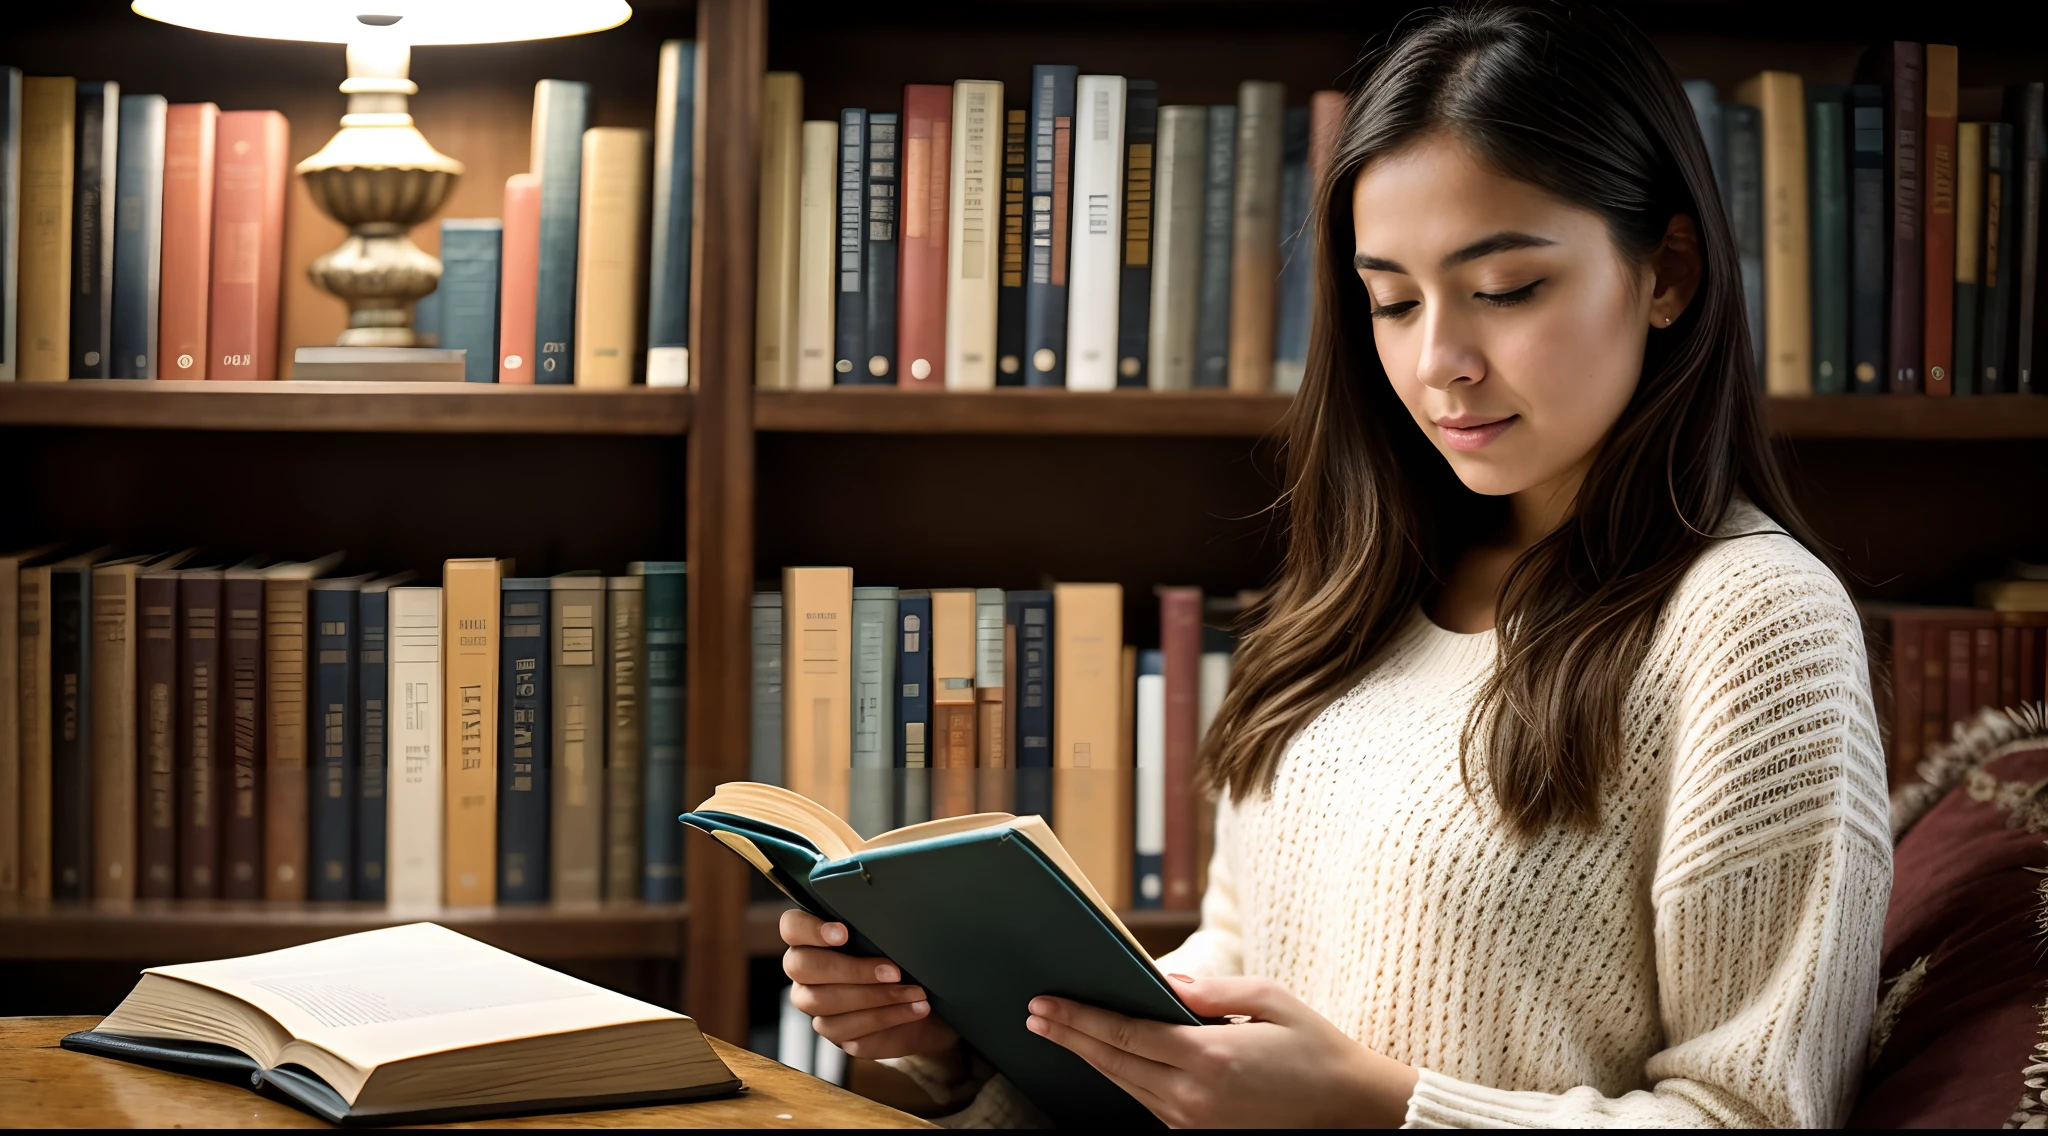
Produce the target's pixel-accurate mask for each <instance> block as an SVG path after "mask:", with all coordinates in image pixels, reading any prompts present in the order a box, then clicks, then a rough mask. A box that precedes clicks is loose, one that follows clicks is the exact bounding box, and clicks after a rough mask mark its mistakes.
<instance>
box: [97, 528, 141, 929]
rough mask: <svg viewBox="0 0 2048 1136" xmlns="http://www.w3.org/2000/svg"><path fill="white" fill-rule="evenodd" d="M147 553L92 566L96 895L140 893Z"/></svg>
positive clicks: (113, 896) (117, 896) (111, 896)
mask: <svg viewBox="0 0 2048 1136" xmlns="http://www.w3.org/2000/svg"><path fill="white" fill-rule="evenodd" d="M141 570H142V559H141V558H130V559H127V560H125V561H119V562H115V563H112V564H101V565H97V566H95V567H94V568H93V570H92V639H93V642H92V664H91V667H92V671H91V674H92V677H91V679H90V682H91V689H92V896H93V898H94V899H133V898H135V870H136V861H135V834H136V821H137V817H136V812H135V790H136V784H137V780H138V779H139V778H140V776H141V771H140V769H139V768H138V767H137V761H136V754H137V750H138V747H137V744H136V734H135V616H136V611H135V576H136V574H137V573H138V572H140V571H141Z"/></svg>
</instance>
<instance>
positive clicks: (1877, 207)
mask: <svg viewBox="0 0 2048 1136" xmlns="http://www.w3.org/2000/svg"><path fill="white" fill-rule="evenodd" d="M1884 113H1885V106H1884V90H1883V88H1881V87H1877V86H1855V87H1851V88H1849V124H1848V125H1849V131H1848V133H1849V374H1850V376H1851V377H1852V380H1853V383H1854V388H1853V389H1854V390H1855V392H1856V393H1857V394H1884V393H1886V392H1887V391H1889V390H1890V389H1891V383H1890V380H1889V379H1888V378H1887V377H1886V375H1887V372H1886V369H1885V357H1884V352H1885V327H1884V318H1885V303H1886V299H1887V293H1886V291H1885V276H1884V270H1885V251H1886V243H1887V241H1888V239H1889V236H1890V233H1891V224H1890V222H1891V214H1890V211H1889V210H1888V209H1887V208H1886V202H1885V164H1884V140H1885V125H1884Z"/></svg>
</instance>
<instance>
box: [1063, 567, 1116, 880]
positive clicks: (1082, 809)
mask: <svg viewBox="0 0 2048 1136" xmlns="http://www.w3.org/2000/svg"><path fill="white" fill-rule="evenodd" d="M1053 634H1054V638H1053V658H1052V661H1053V767H1054V774H1053V805H1052V808H1053V817H1054V824H1055V826H1056V827H1057V828H1058V829H1060V830H1063V831H1064V832H1065V833H1066V834H1067V835H1066V837H1065V839H1066V841H1067V842H1068V843H1069V844H1070V845H1071V846H1072V849H1073V853H1074V859H1075V860H1076V862H1078V863H1079V864H1080V865H1081V867H1082V868H1083V869H1084V870H1085V871H1086V872H1087V873H1088V876H1089V878H1090V879H1093V880H1097V881H1101V886H1102V888H1103V894H1104V895H1106V896H1107V897H1108V898H1109V901H1110V903H1111V904H1112V905H1114V906H1117V907H1124V906H1127V905H1128V904H1129V901H1130V879H1131V873H1130V855H1131V784H1130V773H1131V770H1130V765H1129V763H1128V760H1127V758H1128V753H1127V745H1126V743H1125V742H1124V741H1122V740H1121V739H1122V738H1123V737H1124V735H1123V733H1122V731H1121V730H1120V729H1119V719H1120V706H1119V699H1120V694H1119V692H1120V691H1121V690H1123V689H1126V688H1127V685H1128V684H1125V683H1122V682H1120V681H1119V675H1120V673H1121V668H1122V657H1121V656H1122V651H1123V588H1122V587H1121V586H1119V585H1116V584H1060V585H1058V586H1057V587H1055V588H1054V589H1053Z"/></svg>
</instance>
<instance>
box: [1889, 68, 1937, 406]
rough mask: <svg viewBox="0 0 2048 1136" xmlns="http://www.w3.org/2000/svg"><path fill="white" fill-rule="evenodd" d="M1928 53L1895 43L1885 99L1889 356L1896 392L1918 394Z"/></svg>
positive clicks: (1922, 284) (1923, 282) (1922, 330)
mask: <svg viewBox="0 0 2048 1136" xmlns="http://www.w3.org/2000/svg"><path fill="white" fill-rule="evenodd" d="M1924 61H1925V52H1924V51H1923V49H1922V47H1921V45H1919V44H1917V43H1904V42H1900V43H1895V44H1893V45H1892V56H1891V68H1890V70H1889V72H1888V73H1887V75H1886V78H1887V79H1888V80H1889V82H1888V86H1887V90H1886V92H1885V96H1886V106H1885V112H1886V113H1885V119H1886V122H1887V123H1888V125H1889V126H1890V127H1891V129H1890V131H1889V132H1888V133H1887V134H1886V136H1885V170H1886V174H1887V184H1888V185H1889V186H1890V188H1891V192H1890V199H1891V214H1892V218H1891V221H1892V224H1891V261H1890V263H1891V269H1892V271H1891V282H1892V287H1891V310H1890V312H1889V320H1888V326H1889V328H1890V337H1889V341H1888V345H1887V348H1886V358H1887V360H1888V362H1889V365H1890V374H1891V385H1892V393H1893V394H1919V393H1920V392H1921V390H1922V389H1923V388H1922V386H1921V376H1922V375H1923V374H1924V372H1923V371H1922V370H1921V369H1920V367H1921V355H1922V351H1923V349H1924V346H1925V344H1924V342H1923V340H1922V335H1923V334H1924V332H1925V330H1926V325H1925V323H1924V322H1923V320H1922V310H1923V300H1924V296H1923V288H1924V286H1925V284H1926V281H1927V277H1926V274H1925V273H1924V272H1922V271H1918V269H1919V267H1920V266H1921V265H1922V264H1923V263H1924V259H1923V258H1924V256H1925V252H1924V248H1923V240H1922V229H1921V224H1922V220H1923V218H1922V216H1921V214H1922V211H1923V205H1922V201H1921V185H1922V178H1923V177H1924V175H1925V171H1924V170H1923V169H1922V159H1923V154H1922V150H1921V143H1922V140H1923V137H1924V136H1923V134H1922V131H1923V129H1924V127H1925V124H1926V116H1925V111H1924V107H1925V104H1924V103H1923V102H1922V101H1921V90H1922V87H1921V76H1922V73H1923V65H1924Z"/></svg>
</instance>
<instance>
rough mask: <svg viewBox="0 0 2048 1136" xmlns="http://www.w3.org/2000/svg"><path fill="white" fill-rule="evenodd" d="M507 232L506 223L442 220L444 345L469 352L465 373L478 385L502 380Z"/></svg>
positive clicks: (441, 286)
mask: <svg viewBox="0 0 2048 1136" xmlns="http://www.w3.org/2000/svg"><path fill="white" fill-rule="evenodd" d="M504 236H505V233H504V222H502V221H497V220H479V221H472V220H447V221H443V222H441V285H440V287H439V288H438V289H436V290H435V294H437V295H439V296H440V297H441V336H440V345H441V346H442V347H446V348H454V349H457V350H460V351H462V352H464V354H463V357H462V377H463V378H464V379H465V380H467V381H469V382H472V383H491V382H496V381H497V380H498V354H497V352H498V342H499V335H498V298H499V296H500V295H501V294H502V293H503V291H504V288H503V285H502V283H501V282H500V281H499V279H498V266H499V263H500V262H501V260H502V259H503V257H504ZM520 369H521V370H524V368H520Z"/></svg>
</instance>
